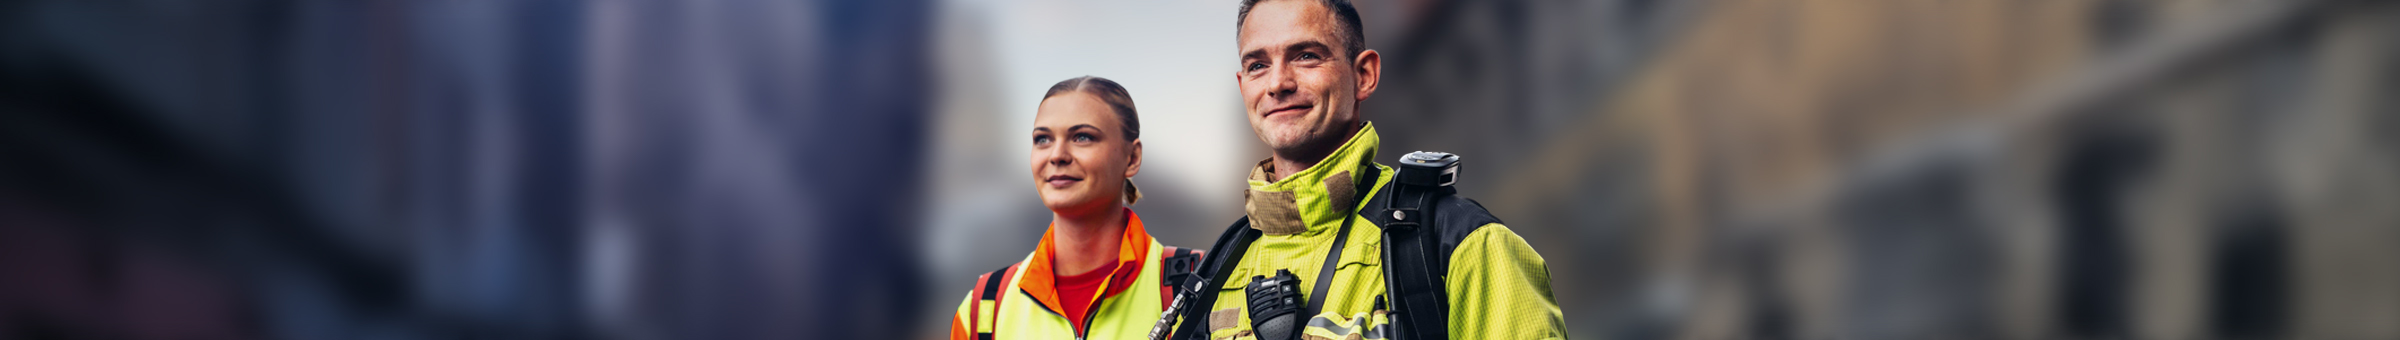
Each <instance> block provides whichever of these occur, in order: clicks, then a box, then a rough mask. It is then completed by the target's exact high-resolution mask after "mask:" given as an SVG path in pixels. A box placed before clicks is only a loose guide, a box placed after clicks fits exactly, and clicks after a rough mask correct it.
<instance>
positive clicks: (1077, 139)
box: [1075, 135, 1098, 143]
mask: <svg viewBox="0 0 2400 340" xmlns="http://www.w3.org/2000/svg"><path fill="white" fill-rule="evenodd" d="M1097 139H1098V138H1092V135H1075V142H1076V143H1085V142H1091V141H1093V140H1097Z"/></svg>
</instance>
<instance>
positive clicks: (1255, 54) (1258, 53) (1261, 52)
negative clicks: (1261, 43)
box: [1242, 48, 1267, 59]
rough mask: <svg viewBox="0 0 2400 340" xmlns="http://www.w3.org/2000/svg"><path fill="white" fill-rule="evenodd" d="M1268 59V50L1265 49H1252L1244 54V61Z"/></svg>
mask: <svg viewBox="0 0 2400 340" xmlns="http://www.w3.org/2000/svg"><path fill="white" fill-rule="evenodd" d="M1266 57H1267V49H1264V48H1260V49H1252V50H1250V51H1249V52H1242V59H1261V58H1266Z"/></svg>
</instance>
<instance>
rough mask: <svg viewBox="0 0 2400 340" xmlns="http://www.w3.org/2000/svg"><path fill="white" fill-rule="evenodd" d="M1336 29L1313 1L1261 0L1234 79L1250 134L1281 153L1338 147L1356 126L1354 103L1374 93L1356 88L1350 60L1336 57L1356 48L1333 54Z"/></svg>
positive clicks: (1245, 31) (1247, 26)
mask: <svg viewBox="0 0 2400 340" xmlns="http://www.w3.org/2000/svg"><path fill="white" fill-rule="evenodd" d="M1336 25H1338V23H1337V21H1335V19H1334V17H1333V15H1332V12H1331V10H1330V9H1327V8H1325V6H1322V5H1319V4H1317V3H1316V2H1313V1H1263V2H1260V3H1258V4H1256V5H1253V6H1252V7H1251V8H1250V17H1249V19H1248V20H1247V21H1246V22H1245V23H1244V24H1243V25H1242V27H1241V33H1240V36H1239V37H1238V38H1237V39H1236V41H1237V42H1238V44H1239V45H1240V50H1239V51H1240V53H1241V62H1242V63H1241V65H1242V66H1241V69H1240V70H1239V71H1236V72H1235V73H1234V79H1235V80H1237V81H1239V82H1240V83H1241V85H1242V104H1243V106H1244V107H1246V108H1247V110H1248V111H1249V119H1250V130H1251V131H1252V132H1255V133H1258V139H1259V140H1260V141H1262V142H1266V144H1267V147H1268V148H1270V149H1273V150H1275V152H1276V153H1277V154H1278V155H1287V156H1289V155H1311V154H1314V153H1319V152H1331V151H1332V149H1333V148H1335V147H1339V146H1340V145H1341V143H1342V142H1343V141H1345V140H1347V139H1348V138H1349V135H1348V134H1349V132H1350V127H1351V126H1354V125H1356V124H1357V123H1358V120H1359V118H1358V111H1357V105H1358V101H1360V100H1364V99H1366V97H1367V94H1368V93H1370V92H1372V91H1373V88H1372V86H1373V85H1371V84H1372V82H1371V81H1368V82H1365V83H1367V84H1368V85H1366V86H1368V87H1367V90H1366V91H1367V92H1362V91H1360V88H1361V83H1362V82H1361V81H1360V80H1361V77H1360V76H1361V74H1360V73H1359V72H1361V71H1362V70H1361V69H1360V68H1358V67H1357V66H1358V64H1356V63H1354V62H1353V61H1352V58H1354V57H1355V56H1353V55H1338V54H1337V53H1356V52H1358V51H1337V50H1336V49H1339V48H1340V46H1341V45H1340V41H1341V40H1339V39H1340V38H1339V36H1337V35H1336V34H1337V33H1336V30H1337V29H1338V27H1339V26H1336ZM1367 53H1369V54H1371V53H1373V52H1367ZM1369 72H1370V73H1368V74H1367V75H1368V76H1369V77H1372V73H1371V72H1372V71H1369ZM1368 79H1371V78H1368ZM1320 156H1321V155H1320Z"/></svg>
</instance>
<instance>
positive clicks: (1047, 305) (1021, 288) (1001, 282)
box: [950, 210, 1202, 340]
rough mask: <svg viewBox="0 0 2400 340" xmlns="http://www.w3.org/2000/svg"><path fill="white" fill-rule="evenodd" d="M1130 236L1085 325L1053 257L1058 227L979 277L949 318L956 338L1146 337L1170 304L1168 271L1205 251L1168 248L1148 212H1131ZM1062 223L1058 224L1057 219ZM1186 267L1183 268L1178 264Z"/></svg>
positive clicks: (1189, 267)
mask: <svg viewBox="0 0 2400 340" xmlns="http://www.w3.org/2000/svg"><path fill="white" fill-rule="evenodd" d="M1125 219H1126V223H1125V236H1124V237H1123V241H1121V242H1120V244H1121V245H1120V246H1119V249H1118V253H1117V259H1118V265H1117V269H1116V270H1117V272H1115V273H1112V274H1110V275H1109V276H1108V279H1107V280H1108V281H1107V282H1105V283H1102V286H1101V287H1102V288H1101V290H1100V293H1099V294H1098V295H1099V296H1095V297H1093V299H1094V300H1095V301H1094V302H1092V304H1091V310H1090V313H1089V314H1090V315H1088V316H1086V317H1085V320H1086V321H1084V327H1082V328H1081V329H1078V328H1077V327H1075V325H1073V324H1071V323H1070V322H1069V321H1068V320H1067V317H1066V316H1065V315H1060V314H1059V313H1061V312H1063V310H1064V308H1063V307H1061V306H1060V301H1059V299H1060V298H1061V297H1059V296H1058V292H1057V287H1056V286H1055V284H1056V282H1055V281H1054V280H1055V277H1054V275H1053V273H1052V272H1051V269H1050V268H1051V267H1050V259H1051V257H1052V256H1051V254H1053V253H1054V251H1055V249H1057V248H1056V247H1054V246H1052V243H1051V239H1052V233H1053V232H1054V231H1055V230H1053V231H1046V232H1043V234H1042V241H1041V243H1040V244H1039V245H1036V246H1035V247H1034V252H1033V253H1032V254H1028V255H1026V257H1025V260H1023V261H1021V262H1018V263H1016V264H1011V265H1009V266H1008V267H1005V268H1002V269H1001V270H999V271H996V272H993V273H989V274H984V276H983V277H980V278H977V280H976V282H977V284H976V287H975V289H974V290H972V291H969V292H967V297H966V299H965V300H964V301H960V302H959V304H958V311H957V314H954V315H953V316H952V317H951V319H950V339H952V340H976V339H981V340H990V339H1144V338H1146V337H1147V336H1148V335H1149V332H1150V329H1151V327H1152V326H1153V325H1154V324H1155V323H1156V322H1158V317H1159V312H1160V311H1162V310H1164V309H1166V307H1165V303H1166V302H1167V301H1166V300H1165V298H1166V297H1169V296H1170V295H1168V294H1167V293H1166V292H1165V291H1166V290H1168V289H1171V287H1166V286H1164V285H1163V284H1162V282H1164V280H1166V278H1165V276H1166V275H1165V272H1188V271H1190V270H1192V269H1193V268H1195V267H1197V265H1198V263H1199V262H1200V261H1199V259H1200V256H1201V255H1202V254H1201V252H1199V251H1195V250H1191V249H1185V248H1176V247H1168V246H1165V245H1161V244H1159V243H1158V241H1157V240H1155V239H1152V238H1151V237H1150V234H1149V233H1148V232H1147V231H1145V230H1143V228H1142V219H1141V217H1140V216H1138V215H1135V214H1134V213H1133V212H1132V210H1126V212H1125ZM1053 227H1055V226H1053ZM1178 266H1179V267H1178Z"/></svg>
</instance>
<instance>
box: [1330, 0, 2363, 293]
mask: <svg viewBox="0 0 2400 340" xmlns="http://www.w3.org/2000/svg"><path fill="white" fill-rule="evenodd" d="M1362 6H1377V7H1381V8H1369V9H1365V10H1364V11H1365V12H1367V13H1368V14H1369V16H1370V17H1369V18H1368V19H1367V22H1368V25H1369V29H1368V31H1369V32H1370V35H1369V39H1370V40H1371V41H1372V42H1371V44H1370V46H1373V47H1376V48H1378V49H1380V50H1382V51H1384V53H1385V55H1386V58H1385V60H1386V70H1385V72H1386V74H1387V78H1386V81H1385V83H1384V87H1383V89H1382V90H1381V91H1380V92H1378V93H1377V94H1376V97H1375V98H1374V99H1371V100H1369V104H1368V106H1367V111H1366V112H1368V115H1369V117H1370V119H1376V120H1379V121H1383V122H1386V123H1384V124H1381V125H1380V126H1381V128H1383V129H1386V130H1387V131H1390V132H1389V134H1390V135H1393V136H1394V137H1390V138H1387V139H1388V140H1390V142H1388V144H1390V145H1387V149H1390V150H1395V151H1405V150H1417V149H1441V150H1448V151H1455V152H1459V153H1462V154H1465V155H1467V161H1466V162H1467V164H1468V165H1467V170H1466V173H1468V174H1469V175H1467V176H1465V178H1467V179H1468V181H1469V182H1467V183H1468V184H1463V185H1465V186H1466V188H1465V189H1464V191H1465V192H1466V193H1467V194H1468V195H1471V196H1476V197H1479V198H1480V199H1481V200H1482V201H1483V202H1484V203H1485V204H1486V206H1489V207H1492V208H1493V210H1494V212H1496V213H1498V214H1499V215H1500V216H1503V217H1504V218H1506V219H1507V220H1508V221H1509V224H1510V226H1511V227H1513V228H1514V229H1517V230H1519V232H1520V233H1523V234H1524V235H1525V236H1526V237H1527V238H1528V239H1529V240H1530V241H1531V242H1532V243H1533V244H1534V246H1535V247H1536V248H1537V249H1540V250H1541V251H1542V252H1543V254H1544V255H1545V256H1546V258H1548V259H1550V261H1551V262H1550V265H1551V270H1552V272H1553V274H1554V275H1555V276H1554V277H1553V280H1554V281H1553V284H1554V285H1555V288H1556V289H1557V290H1558V292H1557V294H1558V298H1559V301H1560V303H1561V304H1562V305H1563V306H1564V307H1565V308H1566V314H1567V317H1568V319H1569V322H1568V323H1569V324H1570V325H1572V326H1571V327H1572V330H1573V332H1575V334H1577V335H1578V336H1587V337H1588V336H1598V337H1604V338H1614V337H1630V338H1662V337H1671V338H1698V339H1723V338H1761V337H1763V338H1787V337H1796V338H1897V339H1914V338H1955V337H1985V336H1998V337H2005V338H2169V339H2188V338H2217V337H2232V338H2253V337H2296V338H2387V337H2394V336H2400V326H2396V325H2395V324H2393V323H2390V322H2388V320H2393V319H2394V318H2395V317H2400V266H2395V265H2394V264H2395V261H2394V260H2393V259H2395V258H2400V252H2396V251H2395V250H2394V249H2393V248H2392V247H2389V245H2391V244H2393V242H2394V241H2396V240H2400V227H2396V226H2400V219H2395V213H2394V212H2393V209H2389V208H2387V207H2389V206H2392V205H2393V204H2395V203H2400V171H2394V170H2400V168H2395V166H2396V165H2400V163H2396V162H2400V158H2395V156H2400V155H2396V154H2394V153H2392V152H2391V150H2392V149H2391V146H2392V145H2400V144H2395V143H2394V142H2400V141H2396V140H2393V139H2392V138H2391V137H2389V136H2390V134H2389V133H2388V132H2389V131H2395V129H2400V125H2396V124H2400V117H2395V116H2394V115H2392V114H2391V113H2392V112H2394V110H2400V106H2396V105H2395V101H2394V99H2393V97H2392V96H2389V95H2388V94H2390V93H2395V90H2400V88H2396V86H2400V70H2395V69H2394V68H2393V66H2392V65H2395V64H2400V63H2396V62H2395V61H2400V55H2395V54H2394V52H2393V51H2394V50H2395V48H2400V35H2395V34H2393V33H2392V32H2400V31H2395V30H2394V27H2393V23H2394V22H2400V21H2395V20H2393V19H2395V18H2396V17H2395V15H2400V6H2394V5H2393V4H2391V3H2389V2H2375V1H2138V0H2127V1H2067V2H2016V1H1938V2H1921V1H1835V2H1823V1H1743V0H1718V1H1698V2H1689V1H1687V2H1666V1H1641V0H1628V1H1590V2H1543V1H1432V0H1427V1H1394V2H1380V3H1370V4H1368V5H1362ZM1378 25H1387V26H1383V27H1376V26H1378Z"/></svg>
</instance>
